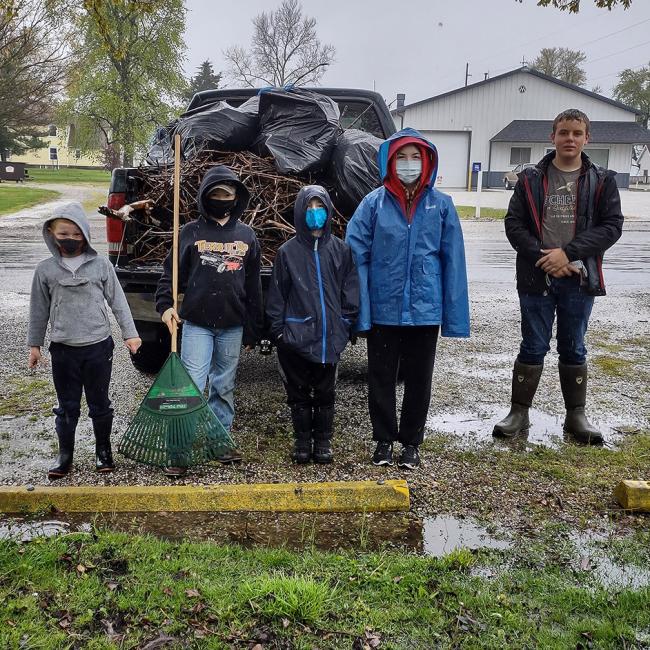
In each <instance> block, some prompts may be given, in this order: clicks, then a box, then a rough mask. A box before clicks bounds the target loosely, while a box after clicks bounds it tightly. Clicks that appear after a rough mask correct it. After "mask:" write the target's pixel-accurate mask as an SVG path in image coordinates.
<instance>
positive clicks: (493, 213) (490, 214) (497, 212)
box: [456, 205, 506, 219]
mask: <svg viewBox="0 0 650 650" xmlns="http://www.w3.org/2000/svg"><path fill="white" fill-rule="evenodd" d="M456 212H458V216H459V217H460V218H461V219H473V218H474V215H475V214H476V208H475V207H474V206H473V205H457V206H456ZM505 216H506V210H505V209H504V208H481V219H503V218H504V217H505Z"/></svg>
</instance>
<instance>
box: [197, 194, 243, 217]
mask: <svg viewBox="0 0 650 650" xmlns="http://www.w3.org/2000/svg"><path fill="white" fill-rule="evenodd" d="M235 203H237V200H236V199H228V200H226V201H224V200H222V199H209V198H208V199H203V204H204V205H205V209H206V210H207V212H208V215H209V216H210V217H212V218H213V219H223V218H224V217H225V216H226V214H227V213H228V212H230V210H232V209H233V208H234V207H235Z"/></svg>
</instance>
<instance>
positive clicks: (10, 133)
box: [0, 0, 71, 160]
mask: <svg viewBox="0 0 650 650" xmlns="http://www.w3.org/2000/svg"><path fill="white" fill-rule="evenodd" d="M69 37H70V33H69V31H68V25H67V24H66V21H65V12H62V11H58V10H57V7H55V6H54V2H53V1H52V0H11V1H9V2H3V3H0V71H1V72H0V155H1V157H2V160H5V157H6V152H7V150H11V151H13V153H18V154H20V153H22V152H23V151H25V150H26V149H29V148H32V147H35V146H40V144H42V142H40V141H39V140H38V137H39V136H40V135H43V127H46V126H47V123H48V122H49V121H50V120H52V119H53V114H54V110H53V109H54V106H55V104H56V101H57V99H58V97H59V93H60V92H61V90H62V87H63V84H64V82H65V79H66V67H67V64H68V62H69V58H70V52H71V48H70V40H69Z"/></svg>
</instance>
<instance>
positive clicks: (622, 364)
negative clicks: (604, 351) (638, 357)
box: [593, 355, 635, 377]
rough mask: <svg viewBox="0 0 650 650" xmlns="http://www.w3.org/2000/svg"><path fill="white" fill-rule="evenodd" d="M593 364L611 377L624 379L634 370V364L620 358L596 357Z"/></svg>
mask: <svg viewBox="0 0 650 650" xmlns="http://www.w3.org/2000/svg"><path fill="white" fill-rule="evenodd" d="M593 363H594V364H595V365H596V366H598V367H599V368H600V370H602V372H604V373H605V374H606V375H609V376H610V377H624V376H625V375H627V374H629V373H630V371H632V369H633V368H634V365H635V364H634V362H633V361H631V360H630V359H625V358H623V357H620V356H617V357H615V356H609V355H602V356H595V357H594V358H593Z"/></svg>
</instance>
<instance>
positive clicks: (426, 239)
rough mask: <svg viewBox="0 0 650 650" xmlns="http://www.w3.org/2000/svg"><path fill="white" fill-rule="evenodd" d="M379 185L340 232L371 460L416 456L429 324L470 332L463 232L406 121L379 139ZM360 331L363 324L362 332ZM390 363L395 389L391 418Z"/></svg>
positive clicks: (430, 157)
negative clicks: (354, 306)
mask: <svg viewBox="0 0 650 650" xmlns="http://www.w3.org/2000/svg"><path fill="white" fill-rule="evenodd" d="M378 162H379V171H380V176H381V179H382V183H383V184H382V186H381V187H379V188H378V189H376V190H373V191H372V192H370V194H368V195H367V196H366V197H365V198H364V199H363V200H362V201H361V203H360V204H359V207H358V208H357V210H356V212H355V213H354V215H353V217H352V219H351V220H350V222H349V224H348V227H347V234H346V241H347V243H348V244H349V245H350V246H351V248H352V251H353V253H354V258H355V262H356V265H357V269H358V272H359V283H360V298H361V301H360V313H359V318H358V320H357V323H356V326H355V329H356V331H357V332H359V333H365V335H366V336H367V341H368V408H369V411H370V419H371V422H372V431H373V439H374V440H375V441H376V443H377V445H376V449H375V452H374V455H373V463H374V464H375V465H391V464H392V463H393V444H394V443H395V442H396V441H398V442H400V443H401V444H402V450H401V454H400V456H399V460H398V465H399V466H400V467H404V468H408V469H414V468H416V467H417V466H418V465H419V464H420V458H419V453H418V447H419V445H420V444H421V443H422V441H423V437H424V426H425V423H426V417H427V413H428V410H429V403H430V400H431V383H432V375H433V365H434V360H435V355H436V344H437V340H438V334H439V333H442V335H443V336H452V337H468V336H469V300H468V291H467V272H466V267H465V248H464V243H463V233H462V230H461V227H460V222H459V219H458V215H457V213H456V209H455V208H454V204H453V202H452V200H451V198H450V197H449V196H447V195H446V194H443V193H442V192H440V191H439V190H437V189H436V188H435V180H436V174H437V171H438V153H437V151H436V148H435V146H434V145H433V144H432V143H431V142H429V141H428V140H426V139H425V138H424V137H422V135H421V134H420V133H418V132H417V131H415V130H414V129H403V130H402V131H399V132H398V133H396V134H395V135H393V136H391V137H390V138H388V140H386V141H385V142H384V143H383V144H382V145H381V147H380V148H379V154H378ZM362 335H363V334H362ZM398 370H399V372H400V374H401V376H402V377H403V379H404V399H403V402H402V408H401V416H400V422H399V426H398V422H397V408H396V406H397V405H396V386H397V374H398Z"/></svg>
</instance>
